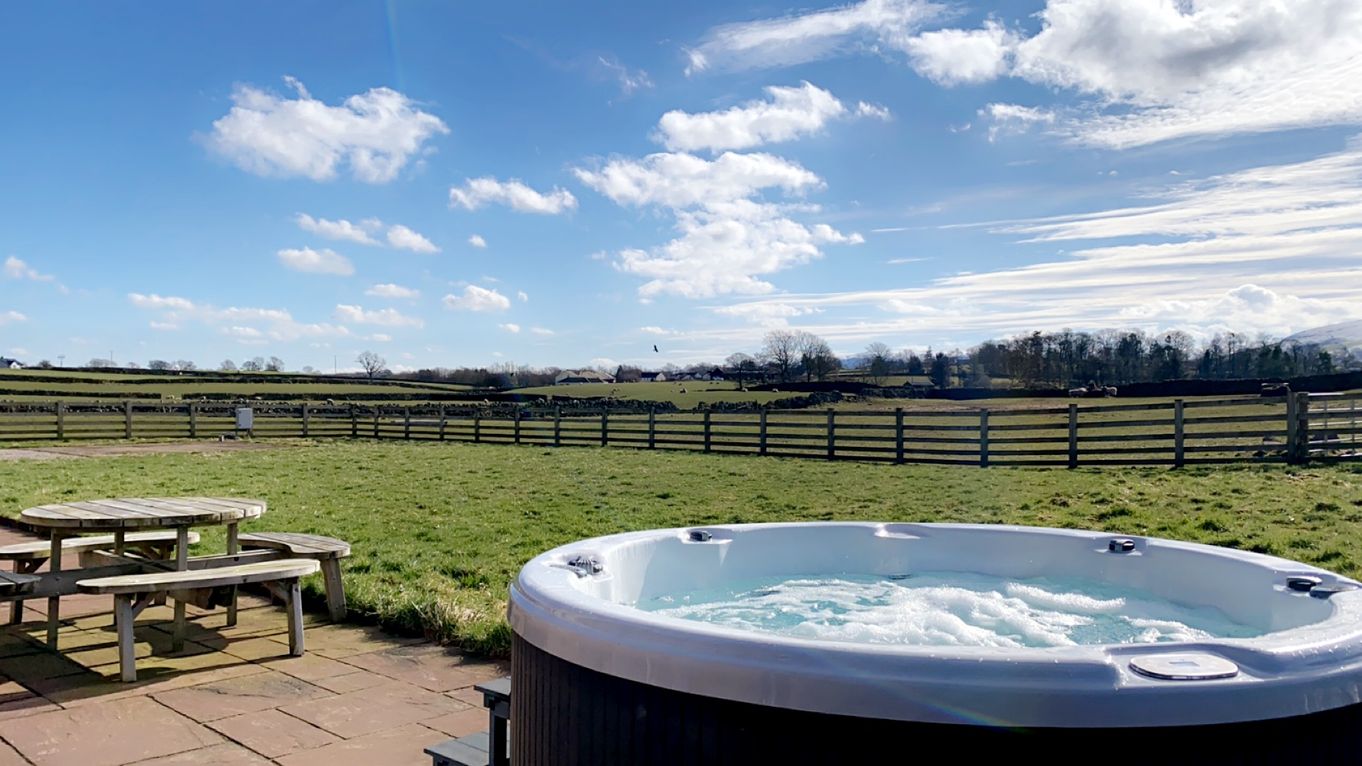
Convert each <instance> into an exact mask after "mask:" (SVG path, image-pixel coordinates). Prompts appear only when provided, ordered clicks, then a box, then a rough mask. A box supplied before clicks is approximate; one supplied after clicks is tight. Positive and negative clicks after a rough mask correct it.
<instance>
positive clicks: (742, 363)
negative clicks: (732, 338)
mask: <svg viewBox="0 0 1362 766" xmlns="http://www.w3.org/2000/svg"><path fill="white" fill-rule="evenodd" d="M724 365H725V366H727V367H728V369H730V370H732V371H733V377H735V378H736V379H737V381H738V386H739V387H742V385H743V383H744V382H745V381H746V380H748V379H750V378H751V377H752V375H753V374H754V373H755V372H756V370H757V360H756V359H753V358H752V355H751V354H744V353H742V352H741V351H739V352H738V353H736V354H729V355H728V358H727V359H725V360H724Z"/></svg>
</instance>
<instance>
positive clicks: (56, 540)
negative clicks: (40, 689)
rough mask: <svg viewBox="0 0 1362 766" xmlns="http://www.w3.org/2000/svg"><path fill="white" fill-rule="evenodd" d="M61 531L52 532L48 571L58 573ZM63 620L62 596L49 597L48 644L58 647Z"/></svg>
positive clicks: (53, 647)
mask: <svg viewBox="0 0 1362 766" xmlns="http://www.w3.org/2000/svg"><path fill="white" fill-rule="evenodd" d="M61 540H62V534H61V532H53V533H52V551H51V553H50V554H49V557H48V559H47V571H49V572H51V573H53V574H56V573H57V572H60V571H61ZM60 622H61V596H49V597H48V598H47V645H48V647H50V648H52V649H56V648H57V628H58V627H60Z"/></svg>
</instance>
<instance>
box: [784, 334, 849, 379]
mask: <svg viewBox="0 0 1362 766" xmlns="http://www.w3.org/2000/svg"><path fill="white" fill-rule="evenodd" d="M795 338H796V344H797V347H798V349H799V366H800V367H801V368H802V369H803V370H804V380H814V379H818V380H824V379H826V378H827V377H828V376H829V375H831V374H832V373H834V372H836V371H837V370H839V369H841V367H842V360H840V359H838V358H837V355H836V354H833V353H832V349H831V348H830V347H829V346H828V342H827V341H825V340H823V339H822V338H820V337H818V336H817V335H814V334H813V333H809V332H797V333H795Z"/></svg>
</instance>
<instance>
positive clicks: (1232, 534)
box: [0, 441, 1362, 654]
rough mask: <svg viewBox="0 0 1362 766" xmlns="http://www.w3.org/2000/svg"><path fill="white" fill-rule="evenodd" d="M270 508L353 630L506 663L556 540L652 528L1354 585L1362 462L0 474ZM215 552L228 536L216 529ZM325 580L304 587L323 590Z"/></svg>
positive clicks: (26, 492)
mask: <svg viewBox="0 0 1362 766" xmlns="http://www.w3.org/2000/svg"><path fill="white" fill-rule="evenodd" d="M175 494H221V495H244V496H255V497H262V498H265V499H266V500H268V501H269V503H270V512H269V513H268V514H266V515H265V516H264V518H262V519H260V520H259V521H256V522H253V523H252V524H251V525H250V526H251V527H252V528H256V529H271V530H295V531H304V532H317V533H323V534H328V535H334V536H338V537H342V538H345V539H347V540H349V541H350V542H351V543H353V546H354V556H353V557H352V558H351V559H350V560H348V561H347V562H346V573H345V577H346V587H347V588H348V590H349V594H350V599H351V606H352V609H353V610H354V612H355V613H356V615H357V616H359V617H360V618H361V619H363V618H366V617H367V618H368V619H372V620H375V621H377V622H380V623H382V624H384V625H387V626H389V627H392V628H395V629H399V630H407V631H424V632H427V633H429V634H430V635H432V636H433V637H436V638H439V639H442V640H446V641H450V642H453V643H456V644H459V645H462V646H464V647H466V648H470V649H473V650H477V651H481V652H484V653H490V654H505V653H506V652H507V650H508V647H509V633H508V628H507V627H506V624H505V619H504V614H505V600H506V598H505V597H506V589H507V586H508V584H509V582H510V581H511V578H512V577H513V576H514V575H515V573H516V571H517V570H518V569H519V567H520V566H521V565H522V564H523V563H524V562H525V561H526V560H528V559H529V558H531V557H532V556H534V555H535V554H537V553H540V552H541V551H543V550H546V549H548V548H551V547H553V546H556V545H559V544H563V543H567V542H571V541H573V540H576V539H579V538H583V537H588V536H593V535H601V534H608V533H612V532H619V531H625V530H636V529H647V528H651V527H670V526H685V525H692V524H710V523H731V522H755V521H787V520H831V519H862V520H872V519H873V520H895V521H968V522H991V523H1017V524H1038V525H1050V526H1062V527H1076V528H1092V529H1103V530H1110V531H1113V532H1116V531H1120V532H1125V533H1130V534H1149V535H1159V536H1166V537H1173V538H1179V539H1185V540H1196V541H1200V542H1207V543H1214V544H1218V545H1228V546H1232V547H1238V548H1245V549H1249V550H1255V551H1261V552H1267V553H1272V554H1277V555H1283V556H1287V557H1290V558H1295V559H1300V560H1303V561H1307V562H1311V563H1316V564H1319V565H1322V566H1326V567H1329V568H1331V569H1334V570H1337V571H1340V572H1343V573H1345V574H1348V575H1352V576H1359V575H1362V550H1359V549H1358V547H1357V545H1356V541H1357V540H1358V539H1360V538H1362V465H1356V464H1354V465H1340V466H1333V467H1318V468H1308V469H1300V468H1289V467H1285V466H1244V467H1215V468H1187V469H1182V470H1179V471H1170V470H1166V469H1139V468H1104V469H1079V470H1075V471H1068V470H1063V469H1055V470H1035V469H988V470H981V469H974V468H959V467H940V466H915V465H902V466H895V465H875V464H857V463H823V462H818V461H809V460H788V459H786V460H782V459H773V458H755V457H751V458H748V457H743V458H735V457H725V456H718V455H703V454H693V453H660V452H645V451H634V450H615V449H558V450H546V449H539V448H533V447H509V446H507V447H503V446H489V445H482V446H473V445H455V444H402V443H391V442H383V443H374V442H349V441H346V442H328V443H323V444H308V443H296V444H293V445H291V446H288V447H282V448H280V449H276V450H266V451H256V452H240V453H232V454H220V455H212V456H196V455H182V454H178V455H149V456H138V457H109V458H82V459H75V460H54V461H11V462H5V461H0V512H2V513H3V514H5V515H7V516H11V517H15V516H17V515H18V513H19V511H20V510H21V509H22V508H25V507H28V506H32V505H39V504H42V503H49V502H55V501H61V500H68V499H80V498H94V497H106V496H114V495H175ZM204 531H205V535H204V543H203V545H204V546H205V548H207V549H213V550H220V549H221V546H222V535H221V532H220V531H218V530H207V529H206V530H204ZM318 587H319V583H315V582H314V583H310V584H309V586H308V589H309V593H310V594H311V596H312V597H313V598H318V597H319V591H318Z"/></svg>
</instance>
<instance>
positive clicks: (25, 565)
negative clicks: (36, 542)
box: [9, 559, 45, 625]
mask: <svg viewBox="0 0 1362 766" xmlns="http://www.w3.org/2000/svg"><path fill="white" fill-rule="evenodd" d="M44 560H45V559H31V560H29V561H22V560H21V561H16V562H14V572H15V574H33V573H34V572H36V571H38V567H40V566H42V565H43V561H44ZM23 621H24V600H23V599H18V600H16V601H11V602H9V624H10V625H18V624H19V623H21V622H23Z"/></svg>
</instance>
